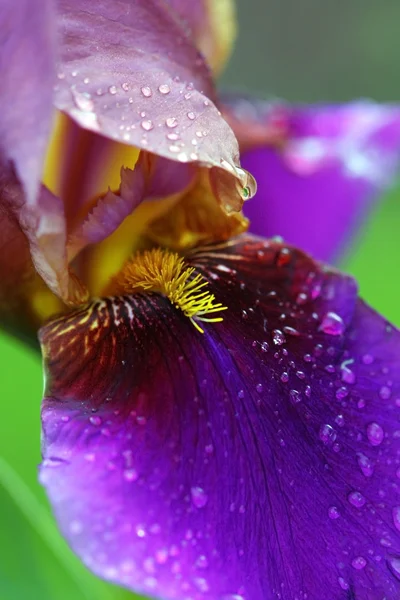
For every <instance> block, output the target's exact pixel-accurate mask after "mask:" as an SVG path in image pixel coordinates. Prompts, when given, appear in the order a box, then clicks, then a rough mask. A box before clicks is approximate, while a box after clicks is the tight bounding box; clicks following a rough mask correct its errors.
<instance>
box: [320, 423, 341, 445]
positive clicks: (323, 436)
mask: <svg viewBox="0 0 400 600" xmlns="http://www.w3.org/2000/svg"><path fill="white" fill-rule="evenodd" d="M336 437H337V436H336V431H335V430H334V429H333V427H331V425H328V424H325V425H321V428H320V430H319V439H320V440H321V441H322V442H323V443H324V444H325V445H329V444H333V442H334V441H335V440H336Z"/></svg>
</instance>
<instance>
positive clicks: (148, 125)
mask: <svg viewBox="0 0 400 600" xmlns="http://www.w3.org/2000/svg"><path fill="white" fill-rule="evenodd" d="M140 125H141V127H142V129H144V130H145V131H150V130H151V129H153V127H154V125H153V122H152V121H150V119H146V120H145V121H142V122H141V123H140Z"/></svg>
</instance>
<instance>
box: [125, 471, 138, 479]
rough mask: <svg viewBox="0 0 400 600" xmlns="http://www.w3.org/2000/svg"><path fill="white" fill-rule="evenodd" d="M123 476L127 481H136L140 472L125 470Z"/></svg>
mask: <svg viewBox="0 0 400 600" xmlns="http://www.w3.org/2000/svg"><path fill="white" fill-rule="evenodd" d="M123 476H124V479H125V481H136V480H137V478H138V477H139V475H138V472H137V471H136V470H135V469H125V470H124V472H123Z"/></svg>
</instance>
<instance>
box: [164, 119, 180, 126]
mask: <svg viewBox="0 0 400 600" xmlns="http://www.w3.org/2000/svg"><path fill="white" fill-rule="evenodd" d="M165 124H166V126H167V127H169V128H170V129H173V128H174V127H176V126H177V125H178V120H177V119H176V118H175V117H168V119H166V120H165Z"/></svg>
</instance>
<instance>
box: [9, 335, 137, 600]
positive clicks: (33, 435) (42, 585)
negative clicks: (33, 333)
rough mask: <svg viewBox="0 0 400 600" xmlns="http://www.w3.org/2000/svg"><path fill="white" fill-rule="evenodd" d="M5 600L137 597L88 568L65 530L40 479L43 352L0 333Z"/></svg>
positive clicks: (124, 599) (91, 599) (125, 599)
mask: <svg viewBox="0 0 400 600" xmlns="http://www.w3.org/2000/svg"><path fill="white" fill-rule="evenodd" d="M0 357H1V359H2V360H1V364H2V367H3V368H2V370H1V380H0V390H1V397H2V418H1V419H0V457H1V458H0V598H1V600H28V599H29V600H71V598H74V600H133V599H134V598H137V596H134V595H133V594H131V593H129V592H126V591H124V590H122V589H120V588H118V587H116V586H113V585H110V584H107V583H106V582H103V581H102V580H100V579H98V578H97V577H95V576H94V575H93V574H92V573H91V572H90V571H88V570H87V569H86V568H85V567H84V566H83V564H82V563H81V562H80V561H79V559H78V558H77V557H76V556H75V555H74V554H73V553H72V552H71V550H70V549H69V547H68V546H67V544H66V542H65V541H64V539H63V538H62V536H61V535H60V533H59V531H58V529H57V527H56V524H55V521H54V519H53V516H52V514H51V512H50V510H49V507H48V505H47V501H46V498H45V494H44V491H43V489H42V488H41V486H40V485H39V483H38V482H37V465H38V464H39V462H40V421H39V409H40V401H41V396H42V370H41V361H40V356H39V355H38V354H35V353H34V352H33V351H32V350H30V349H28V348H24V347H23V346H22V345H21V344H20V343H18V342H16V341H15V340H13V339H12V338H9V337H7V336H4V335H3V336H0Z"/></svg>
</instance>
